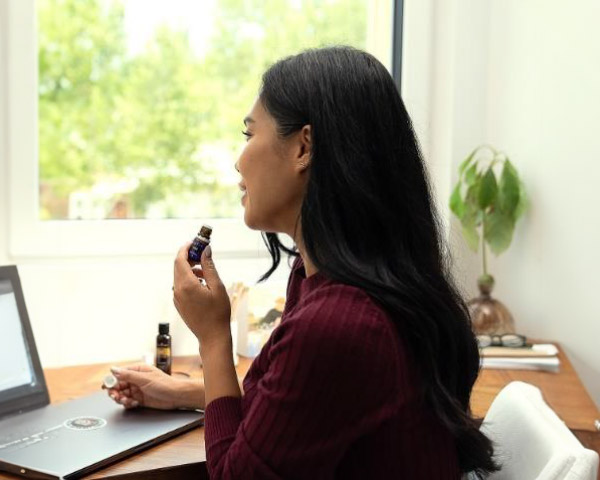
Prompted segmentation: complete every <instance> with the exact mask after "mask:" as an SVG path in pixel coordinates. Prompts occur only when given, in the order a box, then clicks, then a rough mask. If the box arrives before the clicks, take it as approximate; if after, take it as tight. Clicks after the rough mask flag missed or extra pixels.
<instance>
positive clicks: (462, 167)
mask: <svg viewBox="0 0 600 480" xmlns="http://www.w3.org/2000/svg"><path fill="white" fill-rule="evenodd" d="M479 148H481V147H477V148H476V149H475V150H473V151H472V152H471V153H470V154H469V156H468V157H467V158H465V159H464V160H463V161H462V163H461V164H460V166H459V167H458V176H459V178H460V176H461V175H462V174H463V172H464V171H465V170H466V168H467V167H468V166H469V163H471V160H473V157H475V154H476V153H477V151H478V150H479Z"/></svg>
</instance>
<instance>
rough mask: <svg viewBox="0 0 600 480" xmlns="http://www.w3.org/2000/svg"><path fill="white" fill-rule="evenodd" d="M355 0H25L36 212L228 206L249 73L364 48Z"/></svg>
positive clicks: (132, 212) (183, 210) (103, 214)
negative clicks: (325, 50) (33, 31)
mask: <svg viewBox="0 0 600 480" xmlns="http://www.w3.org/2000/svg"><path fill="white" fill-rule="evenodd" d="M368 1H369V0H220V1H216V0H202V1H198V0H169V1H168V2H165V1H164V0H37V2H36V10H37V30H38V73H39V75H38V94H39V98H38V100H39V101H38V128H39V218H40V219H43V220H47V219H72V220H76V219H83V220H89V219H105V218H159V219H160V218H191V217H194V216H196V215H198V214H199V213H200V210H201V211H202V215H203V216H204V217H206V218H229V217H234V216H236V215H237V214H238V213H239V209H240V207H239V191H238V189H237V182H238V181H239V178H238V175H237V173H236V172H235V170H234V168H233V165H234V162H235V159H236V156H237V153H238V151H239V149H240V148H241V145H242V142H243V138H242V135H241V130H242V128H243V125H242V122H241V120H242V118H243V117H244V115H245V113H246V112H247V110H248V109H249V108H250V106H251V104H252V102H253V101H254V98H255V96H256V94H257V90H258V87H259V83H260V75H261V74H262V72H263V71H264V70H265V69H266V68H267V67H268V66H269V65H270V64H271V63H272V62H274V61H275V60H277V59H279V58H281V57H282V56H285V55H289V54H293V53H296V52H298V51H300V50H302V49H304V48H308V47H317V46H324V45H331V44H347V45H353V46H355V47H358V48H362V49H365V48H366V46H367V43H368V42H367V30H368V28H367V27H368V25H367V23H368V17H369V15H368V11H367V9H368ZM372 30H373V29H370V31H372ZM390 42H391V39H390ZM200 206H201V208H199V207H200Z"/></svg>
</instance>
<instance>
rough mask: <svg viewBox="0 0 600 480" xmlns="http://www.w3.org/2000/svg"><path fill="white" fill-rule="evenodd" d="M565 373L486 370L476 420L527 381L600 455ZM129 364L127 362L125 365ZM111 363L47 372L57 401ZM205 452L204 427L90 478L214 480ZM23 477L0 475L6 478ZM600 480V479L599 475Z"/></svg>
mask: <svg viewBox="0 0 600 480" xmlns="http://www.w3.org/2000/svg"><path fill="white" fill-rule="evenodd" d="M560 361H561V370H560V373H549V372H534V371H523V370H483V371H482V372H481V375H480V377H479V379H478V380H477V383H476V384H475V389H474V393H473V396H472V402H471V406H472V409H473V412H474V414H475V415H476V416H480V417H483V416H484V415H485V413H486V412H487V410H488V408H489V406H490V404H491V403H492V400H493V399H494V397H495V396H496V395H497V394H498V392H499V391H500V390H501V389H502V388H503V387H504V386H505V385H506V384H508V383H509V382H511V381H513V380H522V381H525V382H528V383H531V384H533V385H536V386H537V387H539V388H540V389H541V390H542V392H543V394H544V398H545V400H546V401H547V402H548V403H549V404H550V406H551V407H552V408H553V409H554V411H556V413H557V414H558V415H559V417H561V419H562V420H564V421H565V423H566V424H567V426H568V427H569V428H570V429H571V430H573V432H574V433H575V435H576V436H577V437H578V438H579V440H580V441H581V443H583V444H584V445H585V446H586V447H588V448H591V449H593V450H596V451H597V452H599V453H600V432H598V431H596V429H595V426H594V420H595V419H597V418H600V413H599V411H598V408H597V407H596V406H595V404H594V403H593V401H592V399H591V398H590V396H589V395H588V393H587V392H586V390H585V388H584V387H583V384H582V383H581V381H580V380H579V378H578V377H577V374H576V373H575V371H574V370H573V367H572V365H571V363H570V362H569V360H568V359H567V358H566V356H565V355H564V354H563V353H562V352H561V353H560ZM250 363H251V360H249V359H246V358H240V363H239V366H238V368H237V370H238V375H239V376H240V377H242V376H243V375H244V374H245V372H246V371H247V370H248V368H249V366H250ZM122 365H124V364H122ZM109 367H110V365H108V364H99V365H86V366H78V367H65V368H56V369H47V370H45V372H44V373H45V375H46V381H47V383H48V388H49V390H50V398H51V400H52V402H53V403H59V402H62V401H65V400H68V399H72V398H77V397H79V396H81V395H85V394H88V393H91V392H94V391H96V390H97V389H98V388H99V387H100V385H101V383H102V379H103V377H104V375H106V373H107V372H108V369H109ZM173 372H174V373H175V372H185V373H187V374H189V375H190V376H191V377H195V378H200V377H201V376H202V369H201V367H200V364H199V358H198V357H181V358H177V359H175V361H174V363H173ZM205 462H206V456H205V452H204V429H203V428H197V429H195V430H193V431H191V432H187V433H185V434H183V435H180V436H178V437H176V438H173V439H171V440H169V441H167V442H165V443H162V444H160V445H157V446H155V447H153V448H151V449H149V450H145V451H144V452H142V453H139V454H137V455H134V456H132V457H129V458H127V459H125V460H122V461H120V462H118V463H115V464H113V465H112V466H109V467H106V468H104V469H102V470H99V471H98V472H96V473H94V474H91V475H88V476H86V477H84V478H85V479H86V480H91V479H99V478H108V477H110V478H111V479H113V480H115V479H117V478H123V479H125V478H126V479H127V480H133V479H142V478H143V479H150V480H157V479H169V480H180V479H181V480H183V479H187V478H195V479H204V478H208V476H207V473H206V467H205ZM17 478H18V477H15V476H12V475H8V474H0V479H3V480H4V479H10V480H14V479H17ZM599 480H600V476H599Z"/></svg>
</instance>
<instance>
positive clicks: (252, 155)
mask: <svg viewBox="0 0 600 480" xmlns="http://www.w3.org/2000/svg"><path fill="white" fill-rule="evenodd" d="M244 124H245V126H246V130H245V131H244V132H243V133H244V135H245V136H246V138H247V145H246V146H245V148H244V150H243V152H242V153H241V155H240V158H239V160H238V162H237V163H236V168H237V170H238V171H239V173H240V175H241V178H242V181H241V182H240V188H241V189H242V191H243V192H244V193H243V197H242V204H243V206H244V209H245V215H244V220H245V223H246V224H247V225H248V227H250V228H252V229H257V230H261V231H263V232H273V233H266V234H265V239H266V243H267V245H268V247H269V251H270V253H271V256H272V258H273V265H272V267H271V269H270V270H269V271H268V272H267V273H266V274H265V275H264V277H263V279H265V278H267V277H268V276H269V275H270V274H271V273H272V272H273V271H274V270H275V269H276V267H277V266H278V264H279V261H280V252H281V251H282V250H283V251H284V252H286V253H288V254H291V255H298V254H297V253H296V251H295V249H294V250H289V249H287V248H286V247H284V246H283V245H282V244H281V243H280V241H279V239H278V237H277V233H284V234H287V235H288V236H290V237H291V238H292V239H293V241H294V243H295V245H296V247H297V252H298V253H299V256H298V258H297V259H296V261H295V262H294V266H293V268H292V272H291V275H290V280H289V284H288V292H287V301H286V306H285V311H284V313H283V317H282V321H281V324H280V325H279V326H278V327H277V328H276V329H275V330H274V331H273V334H272V335H271V338H270V339H269V341H268V342H267V344H266V345H265V347H264V348H263V350H262V351H261V353H260V355H259V356H258V357H257V358H256V360H255V361H254V362H253V364H252V366H251V368H250V371H249V372H248V375H247V376H246V378H245V380H244V384H243V387H244V394H243V395H242V394H241V392H240V388H239V386H238V382H237V379H236V374H235V369H234V365H233V362H232V355H231V348H232V346H231V345H232V344H231V336H230V330H229V316H230V310H229V300H228V297H227V293H226V291H225V288H224V286H223V284H222V282H221V281H220V279H219V275H218V273H217V270H216V268H215V265H214V263H213V261H212V258H211V250H210V248H207V249H206V250H205V252H204V254H203V257H202V261H201V266H202V270H201V271H199V272H197V273H196V274H195V273H194V272H195V271H194V270H192V269H191V268H190V265H189V264H188V262H187V249H188V248H189V244H187V245H185V246H183V247H182V248H181V249H180V251H179V253H178V255H177V259H176V261H175V274H174V275H175V277H174V302H175V305H176V307H177V309H178V311H179V313H180V314H181V316H182V318H183V319H184V321H185V322H186V324H187V325H188V327H189V328H190V329H191V331H192V332H193V333H194V334H195V335H196V337H197V338H198V339H199V341H200V355H201V357H202V362H203V369H204V385H198V384H194V383H191V382H185V381H181V380H176V379H172V378H170V377H168V376H166V375H163V374H161V373H160V372H158V371H156V370H155V369H153V368H151V367H138V368H139V369H143V370H144V371H140V372H137V371H135V370H127V369H121V370H120V371H117V372H116V373H117V376H118V377H119V379H120V380H121V383H120V385H119V387H118V388H117V389H115V390H112V391H111V392H110V393H111V394H112V395H113V397H114V398H115V399H116V400H117V401H119V402H120V403H122V404H124V405H125V406H126V407H135V406H138V405H146V406H150V407H157V408H173V407H178V406H196V407H201V408H204V406H206V420H205V421H206V430H205V441H206V451H207V463H208V468H209V472H210V474H211V476H212V477H213V478H244V479H245V478H261V479H262V478H273V479H275V478H311V479H312V478H344V479H345V478H369V479H372V478H402V479H457V478H459V477H460V475H461V472H469V471H474V472H476V473H485V472H488V471H492V470H494V469H495V465H494V463H493V461H492V447H491V444H490V442H489V440H488V439H487V438H486V437H485V436H484V435H483V434H482V433H480V432H479V430H478V428H477V424H476V423H475V421H474V420H473V419H472V418H471V416H470V413H469V397H470V394H471V388H472V386H473V383H474V382H475V379H476V377H477V374H478V366H479V355H478V349H477V344H476V341H475V338H474V336H473V333H472V332H471V329H470V324H469V320H468V316H467V313H466V310H465V306H464V304H463V302H462V301H461V299H460V297H459V295H458V294H457V293H456V289H455V288H454V286H453V285H452V283H451V282H450V280H449V275H448V272H447V270H446V265H445V262H444V256H443V254H442V242H441V239H440V236H439V225H438V222H437V219H436V216H435V212H434V207H433V201H432V198H431V194H430V191H429V188H428V184H427V180H426V174H425V169H424V165H423V160H422V158H421V155H420V153H419V149H418V145H417V141H416V139H415V135H414V132H413V130H412V127H411V122H410V119H409V116H408V114H407V112H406V110H405V108H404V105H403V103H402V100H401V99H400V96H399V94H398V92H397V90H396V87H395V85H394V82H393V80H392V78H391V77H390V75H389V73H388V72H387V71H386V69H385V68H384V67H383V66H382V65H381V63H379V62H378V61H377V60H376V59H375V58H374V57H373V56H371V55H369V54H367V53H364V52H361V51H358V50H355V49H352V48H348V47H333V48H324V49H318V50H309V51H305V52H303V53H301V54H299V55H296V56H292V57H289V58H285V59H283V60H281V61H279V62H277V63H276V64H275V65H273V66H272V67H271V68H269V70H268V71H267V72H266V73H265V74H264V76H263V84H262V88H261V90H260V95H259V98H258V99H257V100H256V102H255V104H254V106H253V107H252V109H251V111H250V113H249V115H248V116H247V117H246V118H245V119H244ZM196 275H199V276H201V277H203V278H204V279H205V281H206V285H202V283H200V282H198V279H197V276H196Z"/></svg>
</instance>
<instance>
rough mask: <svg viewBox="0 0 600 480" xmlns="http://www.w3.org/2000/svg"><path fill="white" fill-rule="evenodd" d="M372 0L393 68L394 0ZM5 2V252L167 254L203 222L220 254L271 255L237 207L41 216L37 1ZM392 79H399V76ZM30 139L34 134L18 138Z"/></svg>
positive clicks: (380, 45)
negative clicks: (211, 212) (141, 215)
mask: <svg viewBox="0 0 600 480" xmlns="http://www.w3.org/2000/svg"><path fill="white" fill-rule="evenodd" d="M374 3H376V6H375V8H374V10H373V11H371V12H370V15H371V18H370V19H369V22H373V25H377V26H381V25H386V23H389V27H388V28H389V31H388V33H389V36H388V38H389V41H388V42H387V43H388V45H387V47H386V42H384V41H382V40H381V38H382V37H383V34H382V33H378V34H377V35H378V37H377V38H376V39H375V40H376V41H375V42H374V48H375V49H376V50H377V51H376V52H374V53H376V54H378V55H379V56H380V58H381V56H382V55H383V57H387V60H388V62H387V65H386V66H387V67H388V68H389V69H390V71H392V63H395V64H396V63H397V62H398V59H397V58H396V57H397V56H398V55H401V52H400V53H395V52H393V50H394V46H395V45H397V39H395V37H394V34H393V32H394V27H395V28H398V19H397V13H398V10H397V8H398V7H397V4H398V0H376V2H374ZM4 7H5V9H6V10H7V12H6V13H7V14H6V15H3V18H4V22H5V24H4V25H1V24H0V27H1V29H2V30H4V32H5V34H4V35H5V36H4V39H3V40H4V41H5V42H6V45H5V46H4V47H5V52H6V55H5V64H4V65H3V66H4V67H5V80H6V86H5V90H4V93H5V94H6V106H5V114H6V115H5V128H4V130H5V139H6V144H7V145H6V153H7V157H8V158H7V170H8V175H7V177H8V178H7V182H6V186H7V190H8V196H7V200H8V205H7V213H8V255H9V257H10V258H13V259H27V258H42V257H43V258H54V257H107V256H113V257H114V256H140V255H165V254H172V253H173V251H174V250H176V249H177V248H178V247H179V246H180V245H181V244H182V243H183V242H185V240H187V239H191V238H192V237H193V235H194V234H195V233H196V232H197V231H198V230H199V228H200V226H201V224H202V223H207V224H209V225H211V226H212V227H213V229H214V234H213V240H214V241H215V243H218V245H219V253H220V256H222V257H226V258H227V257H230V258H257V257H264V256H268V252H267V250H266V249H265V247H264V245H263V242H262V239H261V236H260V233H259V232H256V231H252V230H250V229H248V228H247V227H246V225H245V224H244V222H243V219H242V215H243V211H242V209H241V207H240V217H239V218H233V219H208V218H207V219H160V220H153V219H132V220H123V219H119V220H110V219H107V220H40V219H39V187H38V178H39V171H38V145H37V143H38V142H37V136H38V109H37V103H38V96H37V84H38V72H37V61H38V60H37V28H36V21H35V0H6V3H5V5H4ZM394 9H396V10H394ZM386 11H387V15H388V17H387V18H385V14H386ZM400 15H401V11H400ZM400 18H401V17H400ZM1 22H2V19H0V23H1ZM396 37H397V36H396ZM0 41H1V39H0ZM386 49H387V50H386ZM384 63H386V62H384ZM0 72H1V70H0ZM394 73H395V67H394ZM396 80H397V82H398V83H399V79H396ZM27 138H30V139H32V141H24V140H23V139H27ZM232 168H233V166H232ZM200 208H201V206H200V205H199V210H200Z"/></svg>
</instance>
